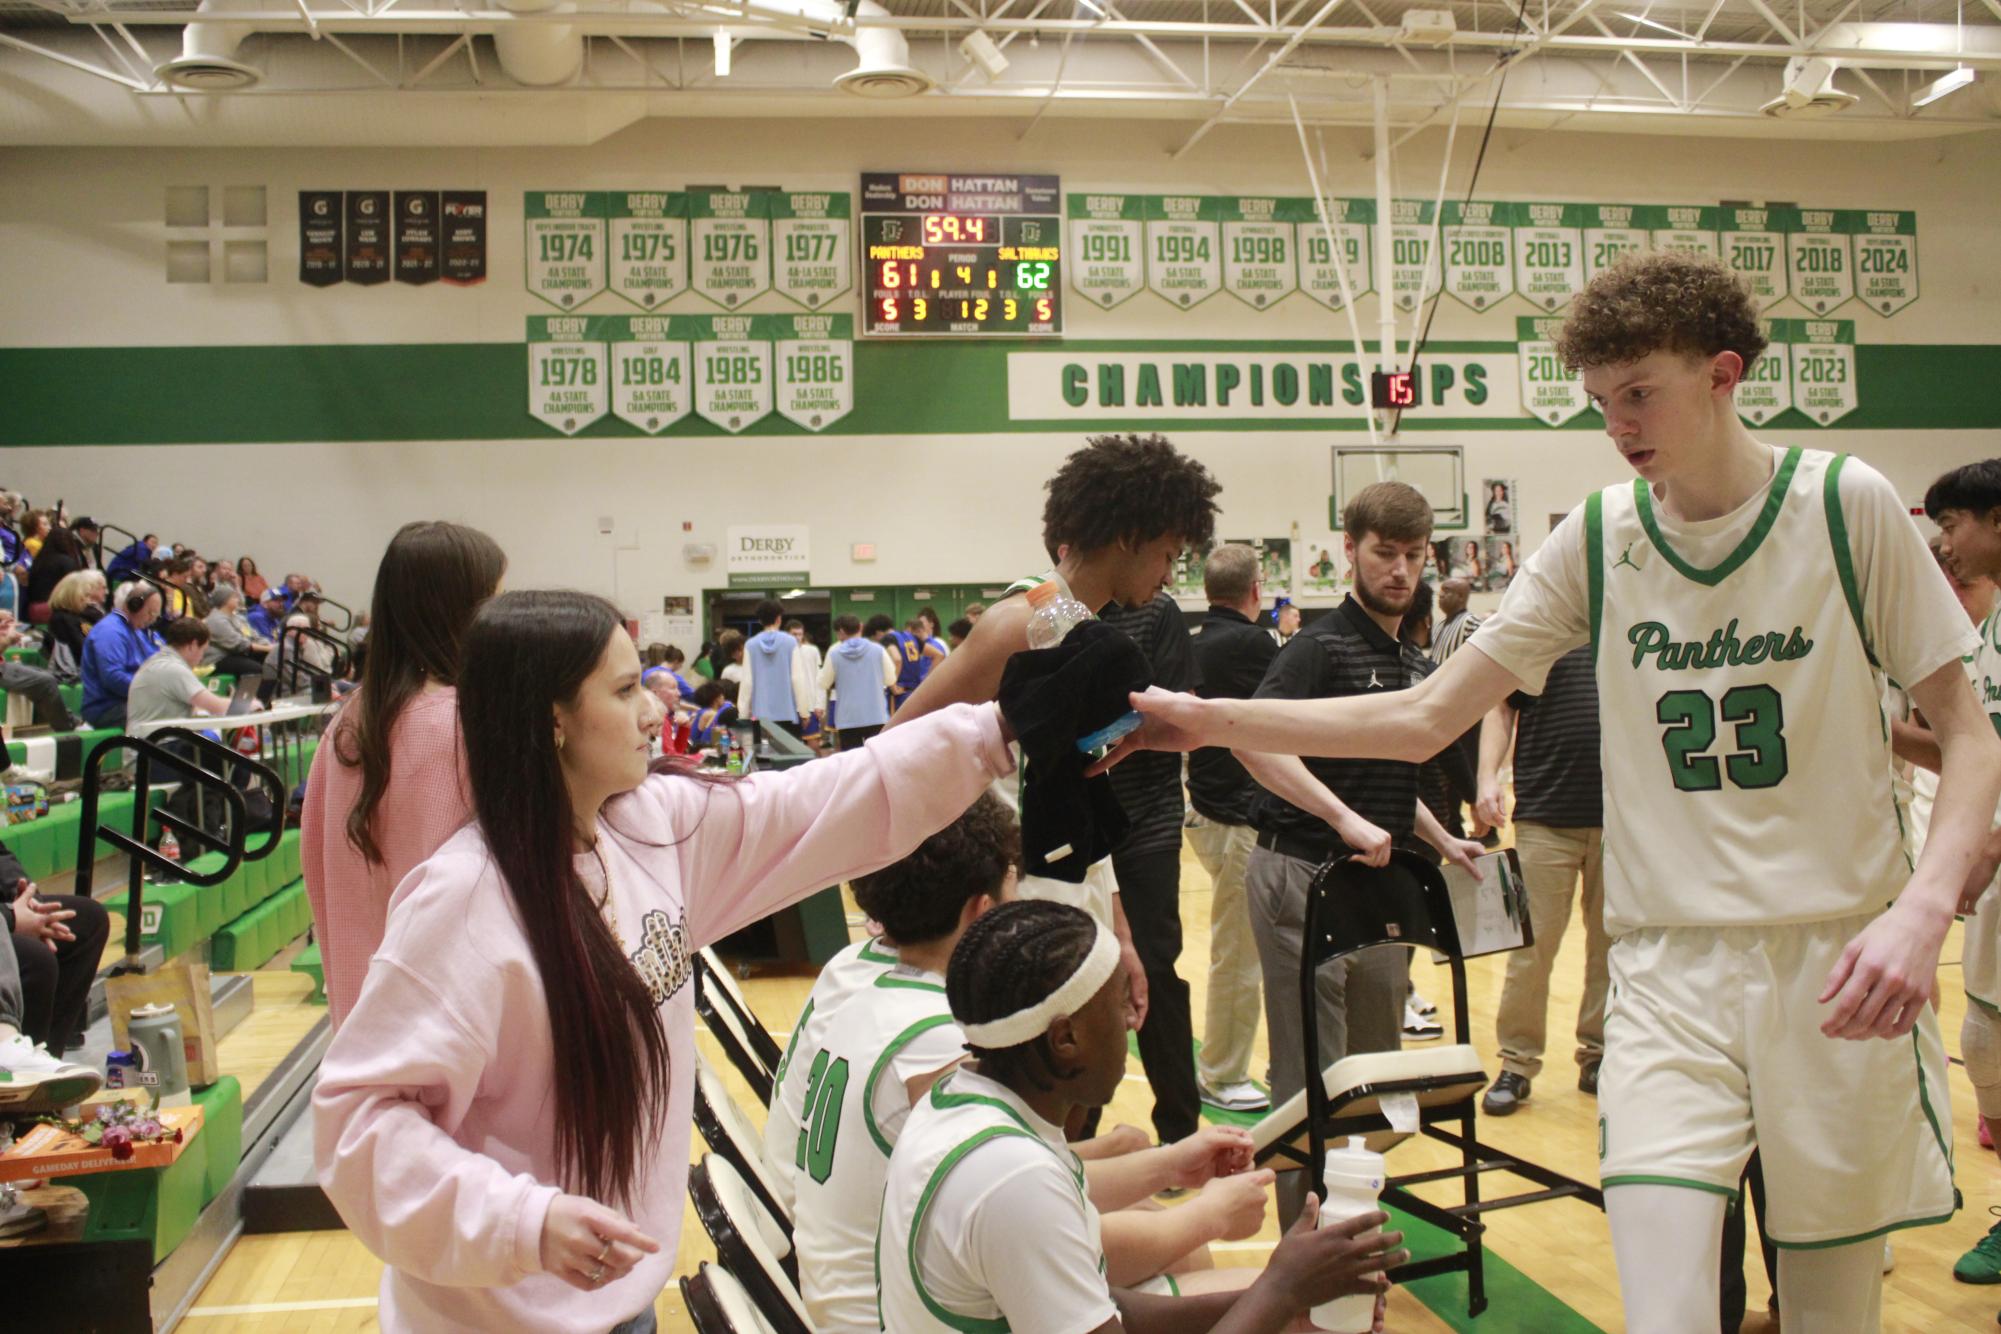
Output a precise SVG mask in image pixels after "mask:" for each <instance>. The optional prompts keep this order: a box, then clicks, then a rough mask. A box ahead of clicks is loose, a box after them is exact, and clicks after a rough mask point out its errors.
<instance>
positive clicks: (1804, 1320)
mask: <svg viewBox="0 0 2001 1334" xmlns="http://www.w3.org/2000/svg"><path fill="white" fill-rule="evenodd" d="M1779 1314H1780V1318H1781V1319H1783V1320H1784V1321H1785V1323H1786V1328H1788V1329H1810V1330H1812V1331H1813V1332H1814V1334H1881V1331H1882V1328H1883V1240H1882V1238H1880V1237H1872V1238H1870V1239H1869V1240H1868V1241H1858V1242H1856V1243H1854V1244H1853V1245H1850V1246H1832V1247H1829V1248H1828V1249H1827V1250H1824V1251H1792V1250H1781V1251H1780V1252H1779Z"/></svg>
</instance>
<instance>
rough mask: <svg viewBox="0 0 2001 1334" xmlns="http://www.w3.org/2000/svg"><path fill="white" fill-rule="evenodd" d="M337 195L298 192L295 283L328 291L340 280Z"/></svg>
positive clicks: (307, 191) (324, 191)
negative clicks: (297, 241) (297, 264)
mask: <svg viewBox="0 0 2001 1334" xmlns="http://www.w3.org/2000/svg"><path fill="white" fill-rule="evenodd" d="M341 204H342V201H341V193H340V191H338V190H301V191H299V281H300V282H302V283H304V284H306V285H307V286H308V287H332V286H333V285H334V284H335V283H337V282H339V281H340V280H341V244H340V241H341V237H340V232H341V226H340V224H341Z"/></svg>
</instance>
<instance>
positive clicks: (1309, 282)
mask: <svg viewBox="0 0 2001 1334" xmlns="http://www.w3.org/2000/svg"><path fill="white" fill-rule="evenodd" d="M1375 221H1376V204H1375V201H1374V200H1372V199H1330V200H1328V201H1327V224H1326V225H1325V226H1323V225H1322V224H1321V221H1320V217H1319V214H1318V213H1317V212H1316V213H1315V215H1314V216H1313V218H1312V220H1311V221H1308V222H1302V223H1300V224H1299V227H1298V232H1299V236H1298V241H1297V244H1298V247H1299V290H1300V291H1302V292H1304V293H1306V295H1308V296H1310V297H1312V298H1313V299H1314V300H1315V301H1318V302H1319V303H1320V304H1321V305H1323V306H1325V307H1327V308H1328V309H1329V310H1340V309H1341V307H1342V301H1341V274H1340V272H1339V269H1338V268H1337V266H1336V264H1335V261H1334V247H1333V246H1331V245H1329V244H1328V243H1327V233H1328V231H1329V230H1330V229H1331V230H1332V231H1333V233H1334V239H1335V242H1336V243H1337V244H1339V246H1340V247H1341V264H1342V265H1344V266H1346V268H1347V270H1348V294H1349V295H1350V296H1351V297H1360V296H1361V295H1362V294H1363V293H1365V292H1373V291H1374V290H1375V289H1376V281H1375V279H1376V270H1375V259H1376V257H1375V252H1374V249H1373V247H1372V245H1371V242H1370V239H1369V229H1370V227H1371V226H1373V225H1374V224H1375Z"/></svg>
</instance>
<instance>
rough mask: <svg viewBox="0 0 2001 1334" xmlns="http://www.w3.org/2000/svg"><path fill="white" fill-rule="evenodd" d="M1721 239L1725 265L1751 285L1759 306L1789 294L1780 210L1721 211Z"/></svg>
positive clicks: (1732, 208)
mask: <svg viewBox="0 0 2001 1334" xmlns="http://www.w3.org/2000/svg"><path fill="white" fill-rule="evenodd" d="M1720 211H1721V213H1722V219H1721V222H1722V225H1721V226H1720V227H1719V228H1718V240H1719V241H1720V243H1721V244H1722V247H1723V262H1724V263H1725V264H1728V265H1729V266H1730V267H1731V268H1732V269H1733V270H1734V271H1735V272H1736V273H1737V275H1738V276H1739V277H1741V278H1743V279H1744V281H1746V282H1747V283H1749V284H1750V285H1751V295H1752V296H1754V297H1756V298H1758V302H1759V304H1760V305H1764V306H1770V305H1771V304H1772V303H1773V302H1775V301H1780V300H1783V299H1784V297H1785V295H1786V291H1787V286H1786V268H1787V265H1786V233H1785V228H1784V226H1783V225H1782V221H1781V219H1780V217H1779V210H1777V209H1770V208H1737V207H1726V208H1724V209H1722V210H1720Z"/></svg>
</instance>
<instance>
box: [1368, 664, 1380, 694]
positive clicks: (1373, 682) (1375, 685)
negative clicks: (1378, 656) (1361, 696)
mask: <svg viewBox="0 0 2001 1334" xmlns="http://www.w3.org/2000/svg"><path fill="white" fill-rule="evenodd" d="M1382 688H1383V683H1382V681H1381V680H1379V679H1378V678H1377V676H1376V669H1375V668H1373V667H1371V668H1370V669H1369V689H1371V690H1381V689H1382Z"/></svg>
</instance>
